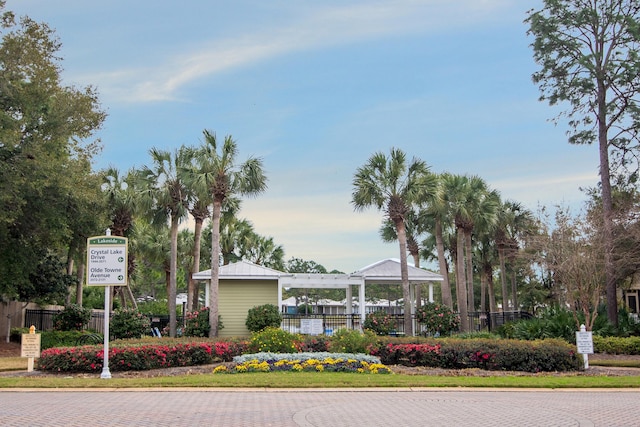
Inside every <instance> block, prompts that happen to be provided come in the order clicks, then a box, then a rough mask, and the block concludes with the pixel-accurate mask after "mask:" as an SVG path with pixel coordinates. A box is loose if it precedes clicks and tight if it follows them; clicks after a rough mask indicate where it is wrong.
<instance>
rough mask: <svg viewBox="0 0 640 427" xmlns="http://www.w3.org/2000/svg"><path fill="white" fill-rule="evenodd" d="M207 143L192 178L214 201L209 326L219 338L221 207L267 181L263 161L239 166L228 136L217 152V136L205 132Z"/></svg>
mask: <svg viewBox="0 0 640 427" xmlns="http://www.w3.org/2000/svg"><path fill="white" fill-rule="evenodd" d="M203 134H204V144H203V145H202V146H201V147H200V149H199V150H198V154H197V155H196V162H197V164H198V169H197V171H195V173H194V174H193V176H192V177H191V179H192V181H193V185H194V187H195V188H206V189H207V190H208V191H209V193H211V196H212V200H213V215H212V221H211V282H210V284H209V286H210V291H209V301H208V303H209V309H210V310H209V325H210V326H211V330H210V332H209V334H210V337H215V336H217V335H218V315H219V309H218V289H219V278H218V276H219V267H220V215H221V211H222V206H223V204H224V203H225V201H226V200H228V198H229V197H232V196H234V195H236V194H239V195H246V196H253V195H258V194H260V193H262V192H264V191H265V190H266V188H267V178H266V176H265V174H264V171H263V169H262V160H261V159H258V158H254V157H250V158H249V159H248V160H246V161H245V162H244V163H242V164H240V165H236V156H237V152H238V148H237V144H236V142H235V141H234V140H233V138H232V137H231V136H230V135H228V136H226V137H225V139H224V143H223V144H222V146H221V147H220V148H221V151H220V153H218V141H217V139H216V135H215V134H214V133H212V132H210V131H208V130H205V131H204V132H203Z"/></svg>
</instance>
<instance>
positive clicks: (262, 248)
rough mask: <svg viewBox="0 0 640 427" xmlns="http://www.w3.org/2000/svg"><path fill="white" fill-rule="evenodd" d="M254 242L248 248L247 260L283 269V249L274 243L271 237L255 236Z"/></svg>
mask: <svg viewBox="0 0 640 427" xmlns="http://www.w3.org/2000/svg"><path fill="white" fill-rule="evenodd" d="M256 237H257V239H256V240H255V244H254V245H253V246H252V247H250V248H249V252H250V254H248V255H249V256H248V261H251V262H253V263H254V264H256V265H262V266H264V267H269V268H273V269H274V270H284V249H283V248H282V245H276V244H275V242H274V241H273V237H264V236H258V235H257V236H256Z"/></svg>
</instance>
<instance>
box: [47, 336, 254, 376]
mask: <svg viewBox="0 0 640 427" xmlns="http://www.w3.org/2000/svg"><path fill="white" fill-rule="evenodd" d="M163 341H164V340H163ZM168 341H169V342H170V340H168ZM246 348H247V347H246V345H243V344H242V343H241V342H233V341H217V342H213V343H211V342H192V343H184V342H182V343H172V344H150V345H131V344H130V345H128V346H125V347H120V346H118V345H113V346H112V347H111V348H110V349H109V368H110V369H111V370H113V371H132V370H148V369H159V368H168V367H174V366H193V365H201V364H209V363H213V362H215V361H225V362H230V361H231V360H233V357H235V356H238V355H239V354H240V352H241V351H242V350H246ZM239 351H240V352H239ZM103 354H104V353H103V348H102V346H95V345H94V346H82V347H59V348H49V349H46V350H43V351H42V352H41V354H40V359H38V369H40V370H43V371H54V372H99V371H101V370H102V362H103Z"/></svg>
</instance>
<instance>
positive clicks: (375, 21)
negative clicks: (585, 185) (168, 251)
mask: <svg viewBox="0 0 640 427" xmlns="http://www.w3.org/2000/svg"><path fill="white" fill-rule="evenodd" d="M513 3H514V2H513V0H458V1H456V2H451V1H449V0H428V1H424V0H422V1H419V0H396V1H382V2H378V3H369V2H366V3H365V4H358V5H348V6H333V7H323V6H314V7H313V8H312V9H307V10H305V11H303V13H301V14H300V15H299V16H298V17H297V19H295V22H294V23H292V24H291V25H289V26H284V27H282V26H279V27H276V28H258V29H257V30H256V31H255V32H254V33H253V34H245V35H242V36H240V37H232V38H227V39H219V40H212V41H209V42H206V43H203V44H200V45H199V46H198V47H197V48H195V49H194V50H192V51H190V52H188V53H186V54H183V55H179V56H175V57H170V58H164V60H161V61H160V62H158V63H156V64H153V65H151V66H150V67H143V68H130V69H121V70H116V71H113V72H109V73H103V74H99V75H93V76H91V77H90V78H89V77H87V78H88V79H89V80H90V81H93V82H98V84H99V86H100V87H101V91H102V92H103V93H105V94H106V95H108V96H110V97H115V98H118V99H121V100H125V101H129V102H152V101H164V100H174V101H175V100H179V99H180V98H181V96H182V94H181V90H182V89H183V88H185V87H186V86H188V85H189V84H192V83H194V82H197V81H199V80H201V79H204V78H205V77H211V76H214V75H216V74H217V73H221V72H228V71H230V70H233V69H237V68H241V67H247V66H250V65H251V64H255V63H259V62H264V61H266V60H269V59H271V58H276V57H279V56H283V55H286V54H289V53H294V52H299V51H307V50H314V49H320V48H325V47H329V46H335V45H344V44H352V43H357V42H361V41H366V40H373V39H377V38H380V37H388V36H395V35H406V34H411V33H415V32H434V31H440V30H442V29H443V28H448V29H453V28H459V27H460V26H465V25H469V24H470V22H473V21H483V20H486V19H494V18H495V16H496V14H495V12H496V11H500V10H502V11H504V10H505V9H506V6H509V5H513ZM461 11H464V13H460V12H461Z"/></svg>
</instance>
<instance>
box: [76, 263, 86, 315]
mask: <svg viewBox="0 0 640 427" xmlns="http://www.w3.org/2000/svg"><path fill="white" fill-rule="evenodd" d="M84 272H85V261H84V259H83V260H82V261H80V262H78V271H77V274H78V275H77V277H78V284H77V287H76V304H78V305H79V306H82V285H83V284H84V280H85V277H84Z"/></svg>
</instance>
